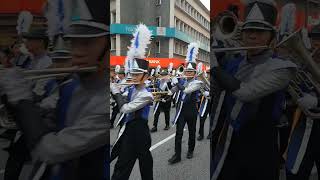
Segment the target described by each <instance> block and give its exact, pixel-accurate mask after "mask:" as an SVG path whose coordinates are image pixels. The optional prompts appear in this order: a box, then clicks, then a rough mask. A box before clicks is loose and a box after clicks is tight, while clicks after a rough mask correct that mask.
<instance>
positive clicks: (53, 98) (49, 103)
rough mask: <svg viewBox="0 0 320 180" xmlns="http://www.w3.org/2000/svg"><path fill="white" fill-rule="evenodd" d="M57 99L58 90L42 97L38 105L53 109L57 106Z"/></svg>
mask: <svg viewBox="0 0 320 180" xmlns="http://www.w3.org/2000/svg"><path fill="white" fill-rule="evenodd" d="M58 100H59V91H57V92H56V93H53V94H51V95H50V96H48V97H46V98H44V99H42V101H41V102H40V107H42V108H44V109H54V108H56V107H57V102H58Z"/></svg>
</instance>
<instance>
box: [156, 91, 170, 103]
mask: <svg viewBox="0 0 320 180" xmlns="http://www.w3.org/2000/svg"><path fill="white" fill-rule="evenodd" d="M168 94H169V91H157V92H152V95H153V97H154V100H153V101H154V102H159V101H161V99H162V97H163V96H166V95H168Z"/></svg>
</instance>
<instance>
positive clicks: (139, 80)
mask: <svg viewBox="0 0 320 180" xmlns="http://www.w3.org/2000/svg"><path fill="white" fill-rule="evenodd" d="M131 76H132V81H133V82H135V83H139V84H143V83H144V81H145V80H147V79H148V76H147V75H146V74H144V73H138V74H131Z"/></svg>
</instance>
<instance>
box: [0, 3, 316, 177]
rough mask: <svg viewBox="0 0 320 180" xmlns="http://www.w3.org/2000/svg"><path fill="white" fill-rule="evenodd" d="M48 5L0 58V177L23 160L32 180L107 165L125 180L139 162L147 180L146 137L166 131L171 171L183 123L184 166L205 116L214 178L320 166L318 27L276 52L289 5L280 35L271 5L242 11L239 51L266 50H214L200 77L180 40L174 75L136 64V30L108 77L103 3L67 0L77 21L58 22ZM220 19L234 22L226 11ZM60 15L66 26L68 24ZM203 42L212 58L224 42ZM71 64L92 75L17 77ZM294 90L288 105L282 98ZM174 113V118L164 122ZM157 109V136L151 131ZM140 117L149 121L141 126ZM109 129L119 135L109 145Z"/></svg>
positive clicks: (141, 44)
mask: <svg viewBox="0 0 320 180" xmlns="http://www.w3.org/2000/svg"><path fill="white" fill-rule="evenodd" d="M57 2H59V3H61V1H48V3H47V5H46V6H47V7H46V12H45V16H46V18H47V22H48V23H47V26H48V27H46V28H44V27H36V25H35V24H32V15H31V14H30V13H28V12H25V11H24V12H22V13H21V14H20V15H19V19H18V20H17V24H18V26H17V30H18V32H17V41H16V42H15V43H14V44H13V45H12V46H11V47H10V48H8V49H4V50H2V51H1V53H0V55H1V56H0V60H1V65H2V67H1V70H0V73H1V77H0V90H1V112H5V113H6V116H5V118H7V119H5V120H4V119H3V118H1V126H2V128H4V129H6V130H5V132H4V133H2V134H1V138H2V139H7V140H8V141H9V142H10V144H9V146H8V147H5V148H4V150H5V151H7V152H8V153H9V158H8V160H7V162H6V167H5V171H4V179H5V180H12V179H19V176H20V174H21V171H22V169H23V167H24V165H26V164H28V163H30V162H31V164H32V170H31V172H30V176H29V177H30V179H48V180H49V179H68V180H73V179H74V180H82V179H83V180H87V179H92V180H106V179H109V178H110V175H109V173H110V172H109V163H110V162H112V161H113V160H116V163H115V166H114V171H113V172H112V175H111V179H112V180H127V179H129V177H130V173H131V171H132V169H133V166H134V164H135V162H136V160H137V159H138V160H139V167H140V173H141V179H142V180H152V179H153V158H152V155H151V152H150V150H149V149H150V147H151V135H150V132H152V133H156V132H157V133H160V132H159V131H162V128H164V129H163V131H166V130H168V129H170V128H172V127H173V126H174V128H175V130H176V136H175V148H174V152H172V157H171V158H170V159H168V163H169V164H175V163H178V162H180V161H181V156H182V154H181V148H182V147H181V144H182V136H183V129H184V127H185V125H186V124H187V127H188V151H187V154H186V157H187V158H188V159H192V158H193V153H194V150H195V149H194V148H195V143H196V134H197V132H196V123H197V119H198V117H199V119H200V121H199V124H200V128H199V131H198V138H197V139H198V140H202V139H204V137H205V134H204V123H205V120H206V119H207V117H208V116H209V119H210V123H209V124H210V131H209V132H208V136H207V138H208V139H211V148H210V149H211V156H210V158H211V163H210V167H208V169H209V168H210V177H211V179H213V180H242V179H250V180H277V179H279V174H280V169H281V168H282V169H285V172H286V177H287V179H288V180H307V179H308V178H309V176H310V174H311V172H312V168H313V166H314V165H316V167H317V169H318V170H319V169H320V144H319V143H318V139H319V137H320V124H319V121H318V120H319V118H320V116H319V112H320V111H319V107H320V103H319V102H320V101H319V99H320V95H319V89H320V86H319V84H320V83H319V79H320V78H319V77H320V71H319V69H320V68H319V62H320V52H319V49H320V25H315V26H313V27H312V29H311V31H310V32H309V33H307V34H306V32H307V31H305V30H302V31H300V32H301V34H300V32H299V33H297V34H298V35H299V36H301V37H302V38H301V39H298V41H293V42H294V43H291V45H292V46H285V47H283V46H275V44H277V43H278V42H281V41H282V40H286V38H288V39H290V37H291V38H292V37H296V36H295V35H294V36H291V35H292V34H293V33H294V32H295V29H294V26H292V24H294V23H293V22H292V19H293V18H291V17H292V16H290V15H292V13H293V12H294V11H295V9H296V8H295V4H294V3H288V4H286V5H285V6H284V7H283V11H282V13H281V22H280V26H279V29H278V28H277V27H276V20H277V17H278V10H277V5H276V3H275V2H274V1H272V0H253V1H250V2H249V3H247V4H246V14H245V18H244V22H243V23H242V24H241V31H240V36H241V43H240V44H242V45H241V46H243V47H257V46H263V45H268V46H270V47H272V48H249V49H247V50H246V51H235V52H233V51H231V52H230V51H223V52H217V53H212V54H211V60H210V66H211V68H210V70H208V69H205V68H204V67H203V65H202V64H201V63H199V62H197V61H196V59H197V55H198V51H199V44H198V43H197V42H190V43H189V45H188V51H187V54H186V59H185V63H184V65H183V66H182V67H179V68H177V69H173V65H172V64H170V65H169V66H168V68H166V69H161V67H158V68H156V69H154V70H151V68H150V67H149V62H148V61H147V60H145V58H146V52H147V50H148V46H149V45H150V43H151V41H152V32H151V31H150V30H149V29H148V28H147V26H145V25H144V24H139V25H138V26H137V28H136V30H135V32H134V33H133V37H132V41H131V46H130V47H129V49H128V52H127V56H126V59H125V63H124V64H123V65H119V66H116V67H112V68H109V58H110V30H109V23H110V17H109V13H110V12H109V9H110V7H109V3H105V1H104V0H94V1H93V0H92V1H91V0H90V1H80V0H79V1H73V2H72V4H71V7H75V8H74V9H77V10H80V11H81V12H79V11H74V12H72V13H71V15H70V16H72V17H68V16H67V15H66V16H64V15H61V13H63V11H62V10H61V9H60V10H57V9H55V8H57V7H61V4H60V5H57V4H54V3H57ZM106 10H107V11H106ZM230 11H234V13H235V16H237V14H236V11H235V9H234V8H231V9H230ZM57 13H58V14H57ZM66 14H67V13H66ZM64 18H70V23H69V24H68V23H67V24H68V26H67V27H65V25H66V23H64V20H65V19H64ZM30 26H31V27H30ZM214 28H216V27H214ZM213 32H214V31H213ZM212 38H213V39H212V49H211V50H212V52H213V51H214V50H215V49H217V48H222V47H229V46H228V45H230V44H232V43H230V42H232V41H233V40H232V38H230V37H229V39H224V38H223V37H220V36H219V35H217V36H215V34H213V35H212ZM307 39H309V40H310V42H309V45H308V43H307V41H306V40H307ZM289 42H290V41H289ZM69 43H70V44H69ZM235 44H238V43H235ZM300 44H301V45H300ZM69 45H70V46H71V48H70V46H69ZM295 45H296V46H295ZM297 45H300V46H297ZM68 46H69V48H68ZM308 46H309V47H308ZM274 47H276V48H274ZM297 47H298V48H297ZM290 48H291V49H290ZM48 50H49V51H48ZM294 53H296V54H294ZM71 66H76V67H77V68H89V69H90V68H92V67H94V70H93V71H91V70H88V69H86V70H85V71H75V72H74V73H71V74H70V73H63V74H62V75H63V76H58V77H55V78H52V77H51V78H43V77H41V78H39V77H38V76H33V77H31V76H30V77H29V76H27V75H28V74H27V73H26V72H27V71H26V70H44V69H50V68H62V67H63V68H66V67H71ZM109 70H110V73H109V72H108V71H109ZM29 72H30V71H29ZM297 75H299V77H300V78H299V79H297ZM109 76H110V77H109ZM106 77H107V78H106ZM301 77H303V78H302V79H301ZM209 79H211V82H210V81H209ZM108 80H110V88H107V87H108V84H109V83H108ZM292 87H295V88H293V89H291V90H294V91H297V97H294V96H293V94H294V93H292V91H289V89H290V88H292ZM109 91H110V92H111V93H109ZM109 94H110V95H111V97H110V99H111V103H110V104H111V105H112V113H111V114H109V113H108V112H109V109H110V107H109V103H107V104H106V101H107V99H109V97H108V96H109ZM172 107H174V108H175V110H176V111H175V114H174V116H172V117H170V110H171V108H172ZM161 112H163V113H164V117H165V118H164V121H165V126H164V127H159V126H158V123H159V121H161V119H159V115H160V114H161ZM150 113H153V114H152V115H153V116H154V121H153V127H150V128H149V126H148V117H149V114H150ZM2 115H3V113H2ZM109 116H110V117H111V118H110V120H109ZM117 117H118V118H117ZM109 125H110V127H114V128H115V127H119V131H118V132H117V133H118V135H117V139H116V140H115V142H111V143H112V144H111V143H110V142H109V137H110V134H109ZM110 145H111V148H112V149H110ZM208 148H209V147H208ZM110 155H111V156H110ZM318 179H319V173H318Z"/></svg>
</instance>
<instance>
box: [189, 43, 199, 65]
mask: <svg viewBox="0 0 320 180" xmlns="http://www.w3.org/2000/svg"><path fill="white" fill-rule="evenodd" d="M198 53H199V45H198V43H195V42H193V43H190V44H189V45H188V51H187V56H186V62H187V63H188V62H194V63H196V58H197V56H198Z"/></svg>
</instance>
